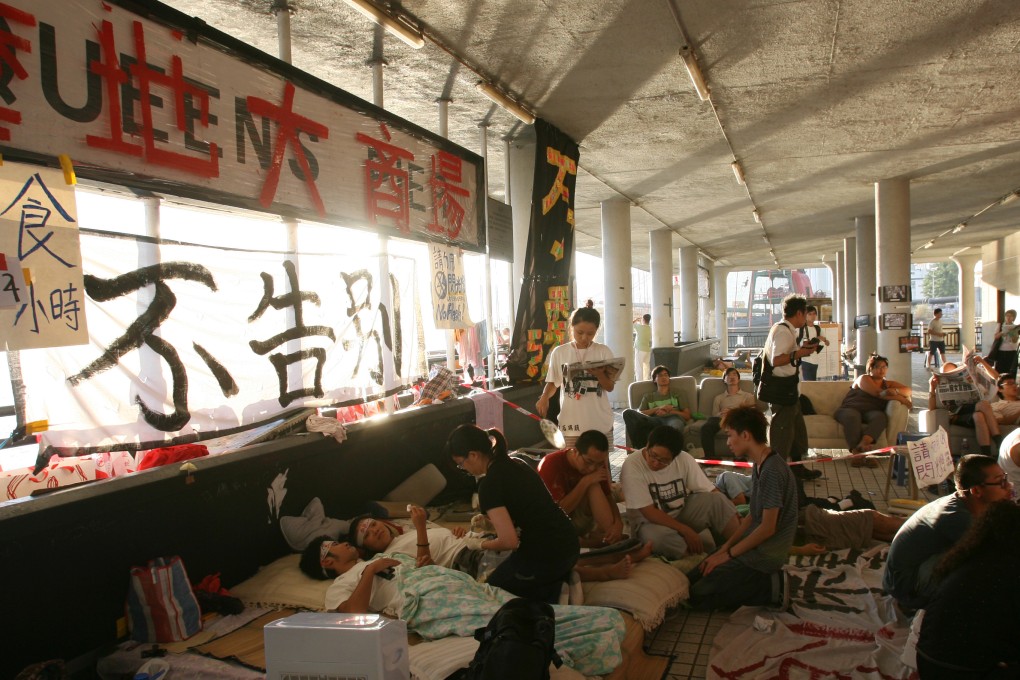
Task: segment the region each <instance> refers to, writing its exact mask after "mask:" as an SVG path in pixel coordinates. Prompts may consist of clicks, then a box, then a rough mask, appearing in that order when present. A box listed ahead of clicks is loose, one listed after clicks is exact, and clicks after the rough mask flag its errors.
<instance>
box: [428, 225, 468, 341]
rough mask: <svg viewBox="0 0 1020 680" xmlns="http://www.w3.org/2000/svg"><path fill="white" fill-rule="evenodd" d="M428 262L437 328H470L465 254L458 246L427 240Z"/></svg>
mask: <svg viewBox="0 0 1020 680" xmlns="http://www.w3.org/2000/svg"><path fill="white" fill-rule="evenodd" d="M429 261H430V262H431V265H430V269H431V274H432V278H431V282H432V285H431V286H430V288H431V289H432V310H433V314H434V316H435V322H436V328H444V329H449V330H452V329H454V328H470V327H471V326H473V325H474V324H473V323H472V322H471V319H470V317H469V316H468V306H467V285H466V282H465V280H464V255H463V253H462V252H461V250H460V248H450V247H447V246H444V245H439V244H435V243H430V244H429Z"/></svg>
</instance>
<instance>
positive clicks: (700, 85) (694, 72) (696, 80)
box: [680, 50, 710, 101]
mask: <svg viewBox="0 0 1020 680" xmlns="http://www.w3.org/2000/svg"><path fill="white" fill-rule="evenodd" d="M680 58H681V59H683V60H684V67H685V68H686V69H687V75H688V76H689V77H690V79H691V83H692V84H693V85H694V89H695V90H697V92H698V98H699V99H701V101H706V100H707V99H708V98H709V97H710V95H709V93H708V85H706V84H705V77H704V76H703V75H701V67H699V66H698V60H697V59H695V58H694V52H691V51H690V50H680Z"/></svg>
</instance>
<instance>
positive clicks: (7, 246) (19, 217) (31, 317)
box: [0, 162, 89, 350]
mask: <svg viewBox="0 0 1020 680" xmlns="http://www.w3.org/2000/svg"><path fill="white" fill-rule="evenodd" d="M83 305H84V289H83V285H82V266H81V251H80V248H79V245H78V220H77V217H76V210H75V200H74V190H73V188H72V187H70V186H68V185H67V183H66V182H65V181H64V176H63V174H62V173H61V172H59V171H54V170H48V169H46V168H39V167H35V166H31V165H23V164H21V163H10V162H8V163H4V164H3V166H0V350H21V349H35V348H39V347H59V346H67V345H81V344H84V343H86V342H88V339H89V333H88V325H87V324H86V322H85V309H84V307H83Z"/></svg>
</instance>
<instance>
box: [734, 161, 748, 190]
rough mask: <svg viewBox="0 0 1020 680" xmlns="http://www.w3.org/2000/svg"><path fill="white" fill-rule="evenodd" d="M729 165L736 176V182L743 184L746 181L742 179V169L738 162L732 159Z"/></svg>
mask: <svg viewBox="0 0 1020 680" xmlns="http://www.w3.org/2000/svg"><path fill="white" fill-rule="evenodd" d="M730 167H731V168H733V176H734V177H736V178H737V184H739V185H740V186H744V185H745V184H746V183H747V182H745V181H744V169H743V168H742V167H740V163H739V162H737V161H733V162H732V163H730Z"/></svg>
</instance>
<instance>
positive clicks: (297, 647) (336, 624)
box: [263, 612, 411, 680]
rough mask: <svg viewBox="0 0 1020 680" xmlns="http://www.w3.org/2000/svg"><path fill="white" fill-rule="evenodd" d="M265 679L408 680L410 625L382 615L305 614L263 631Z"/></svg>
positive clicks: (286, 619)
mask: <svg viewBox="0 0 1020 680" xmlns="http://www.w3.org/2000/svg"><path fill="white" fill-rule="evenodd" d="M263 634H264V636H265V642H266V680H298V678H336V679H337V680H341V679H343V680H346V679H347V678H350V679H351V680H355V679H357V680H407V678H408V677H409V676H410V674H411V670H410V664H409V661H408V651H407V624H405V623H404V622H403V621H395V620H393V619H388V618H385V617H383V616H379V615H378V614H339V613H335V612H334V613H328V614H324V613H318V612H303V613H300V614H294V615H293V616H288V617H287V618H285V619H278V620H276V621H273V622H272V623H269V624H267V625H266V626H265V628H263Z"/></svg>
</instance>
